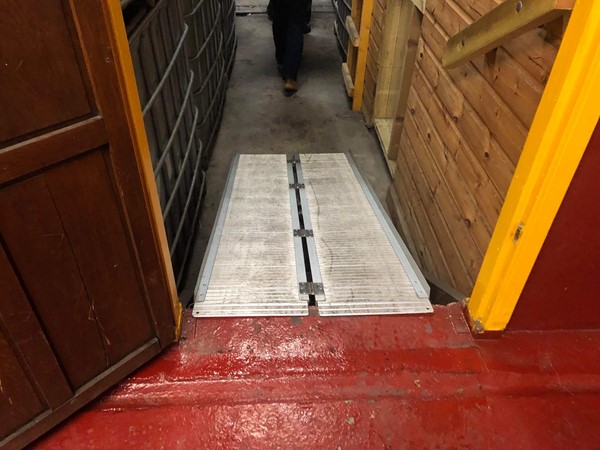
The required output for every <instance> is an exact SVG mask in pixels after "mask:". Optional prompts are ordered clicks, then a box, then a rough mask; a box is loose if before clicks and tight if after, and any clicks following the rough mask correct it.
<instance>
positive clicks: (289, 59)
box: [283, 22, 304, 80]
mask: <svg viewBox="0 0 600 450" xmlns="http://www.w3.org/2000/svg"><path fill="white" fill-rule="evenodd" d="M286 31H287V32H286V44H285V57H284V59H283V77H284V78H285V79H292V80H296V78H298V70H299V69H300V63H301V62H302V49H303V47H304V33H303V25H302V24H301V23H296V22H292V23H289V24H288V26H287V30H286Z"/></svg>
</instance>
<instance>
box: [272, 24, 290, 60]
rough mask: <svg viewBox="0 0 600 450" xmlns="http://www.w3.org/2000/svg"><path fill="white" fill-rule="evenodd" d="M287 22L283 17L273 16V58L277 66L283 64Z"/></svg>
mask: <svg viewBox="0 0 600 450" xmlns="http://www.w3.org/2000/svg"><path fill="white" fill-rule="evenodd" d="M287 28H288V27H287V23H286V20H285V18H284V17H281V16H279V17H278V15H277V14H275V15H274V16H273V41H274V42H275V59H276V60H277V66H278V67H279V66H282V65H283V64H284V59H285V53H286V41H287Z"/></svg>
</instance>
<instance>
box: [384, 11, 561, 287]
mask: <svg viewBox="0 0 600 450" xmlns="http://www.w3.org/2000/svg"><path fill="white" fill-rule="evenodd" d="M501 2H502V1H501V0H427V3H426V11H425V15H424V17H423V24H422V35H421V38H420V40H419V46H418V50H417V62H416V64H415V69H414V74H413V79H412V85H411V87H410V93H409V97H408V106H407V110H406V119H405V121H404V124H403V127H402V130H401V132H400V136H399V138H398V136H395V137H394V138H393V139H398V142H399V148H398V159H397V168H398V169H397V174H396V176H395V177H394V182H393V185H392V188H393V189H395V191H396V194H397V196H395V197H394V199H395V198H397V201H396V202H389V203H390V204H394V203H395V204H396V208H397V209H396V211H394V212H393V215H396V216H398V215H399V216H401V220H397V221H396V222H397V223H398V225H399V228H400V231H401V234H402V235H403V237H404V238H405V240H406V241H407V242H409V243H410V247H411V250H412V251H413V253H414V256H415V259H416V260H417V261H418V262H419V263H420V264H421V267H422V269H423V271H424V272H425V273H427V274H430V275H432V276H434V277H436V278H438V279H441V280H442V281H444V282H446V283H448V284H450V285H451V286H454V287H455V288H456V289H458V290H459V291H461V292H462V293H464V294H466V295H469V294H470V293H471V291H472V288H473V284H474V282H475V280H476V278H477V275H478V273H479V269H480V267H481V263H482V261H483V257H484V255H485V252H486V250H487V246H488V244H489V241H490V237H491V234H492V232H493V230H494V226H495V224H496V221H497V219H498V215H499V212H500V209H501V207H502V204H503V201H504V197H505V195H506V192H507V190H508V186H509V183H510V181H511V178H512V174H513V172H514V169H515V165H516V164H517V161H518V159H519V156H520V154H521V150H522V148H523V144H524V142H525V138H526V136H527V133H528V130H529V127H530V126H531V122H532V120H533V117H534V115H535V112H536V108H537V106H538V103H539V101H540V98H541V95H542V92H543V89H544V85H545V83H546V80H547V79H548V76H549V74H550V70H551V67H552V64H553V62H554V59H555V56H556V53H557V49H558V45H560V38H556V35H555V34H552V35H551V34H550V32H547V31H546V30H544V29H536V30H532V31H530V32H528V33H526V34H524V35H522V36H520V37H518V38H516V39H514V40H512V41H510V42H509V43H507V44H506V45H505V46H504V47H501V48H499V49H497V50H496V51H492V52H490V53H488V54H487V55H485V56H481V57H479V58H477V59H475V60H473V61H472V62H470V63H467V64H464V65H462V66H460V67H458V68H455V69H451V70H449V71H446V70H444V69H442V65H441V62H440V61H441V59H442V56H443V53H444V50H445V46H446V42H447V40H448V38H449V37H450V36H452V35H453V34H455V33H457V32H458V31H460V30H462V29H463V28H465V27H466V26H467V25H468V24H470V23H471V22H472V21H473V20H476V19H477V18H479V17H480V16H481V15H483V14H485V13H487V12H488V11H490V10H491V9H492V8H493V7H495V6H497V5H498V4H499V3H501ZM554 28H555V27H554ZM390 198H391V197H390Z"/></svg>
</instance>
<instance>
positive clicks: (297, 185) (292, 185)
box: [290, 183, 304, 189]
mask: <svg viewBox="0 0 600 450" xmlns="http://www.w3.org/2000/svg"><path fill="white" fill-rule="evenodd" d="M290 189H304V183H290Z"/></svg>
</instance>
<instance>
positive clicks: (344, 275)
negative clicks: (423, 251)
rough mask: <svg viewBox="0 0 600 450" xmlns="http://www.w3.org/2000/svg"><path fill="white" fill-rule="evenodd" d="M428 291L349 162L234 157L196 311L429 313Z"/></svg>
mask: <svg viewBox="0 0 600 450" xmlns="http://www.w3.org/2000/svg"><path fill="white" fill-rule="evenodd" d="M428 297H429V287H428V285H427V283H426V281H425V279H424V277H423V275H422V274H421V272H420V271H419V269H418V267H417V266H416V264H415V262H414V260H413V259H412V257H411V256H410V254H409V252H408V250H407V248H406V246H405V245H404V243H403V242H402V240H401V239H400V237H399V235H398V233H397V232H396V230H395V228H394V227H393V225H392V224H391V221H390V220H389V218H388V217H387V215H386V213H385V211H384V209H383V208H382V206H381V204H379V202H378V200H377V198H376V196H375V195H374V193H373V192H372V190H371V189H370V187H369V186H368V184H367V183H366V182H365V180H364V179H363V178H362V176H361V174H360V172H359V171H358V169H357V167H356V165H355V164H354V162H353V161H352V159H351V158H350V157H349V156H348V155H345V154H343V153H333V154H310V155H308V154H307V155H300V157H297V156H295V157H293V158H291V159H290V160H288V159H287V157H286V156H285V155H238V157H236V159H235V160H234V162H233V164H232V168H231V171H230V174H229V177H228V180H227V185H226V189H225V192H224V194H223V199H222V202H221V206H220V208H219V213H218V215H217V220H216V223H215V227H214V229H213V234H212V236H211V240H210V242H209V246H208V249H207V251H206V254H205V258H204V262H203V266H202V270H201V273H200V278H199V281H198V285H197V288H196V293H195V302H194V311H193V315H194V316H195V317H211V316H212V317H215V316H219V317H236V316H237V317H240V316H302V315H308V305H309V302H313V304H316V306H317V308H318V312H319V314H320V315H322V316H336V315H369V314H414V313H430V312H432V311H433V308H432V307H431V304H430V302H429V300H428Z"/></svg>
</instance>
